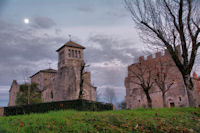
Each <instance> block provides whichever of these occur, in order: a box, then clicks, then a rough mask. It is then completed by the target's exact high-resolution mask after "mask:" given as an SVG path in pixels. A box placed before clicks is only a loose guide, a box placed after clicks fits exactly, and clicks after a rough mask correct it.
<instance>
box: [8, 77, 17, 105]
mask: <svg viewBox="0 0 200 133" xmlns="http://www.w3.org/2000/svg"><path fill="white" fill-rule="evenodd" d="M18 92H19V85H18V83H17V81H16V80H13V83H12V85H11V88H10V91H9V103H8V106H15V105H16V104H15V101H16V97H17V93H18Z"/></svg>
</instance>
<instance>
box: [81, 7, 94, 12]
mask: <svg viewBox="0 0 200 133" xmlns="http://www.w3.org/2000/svg"><path fill="white" fill-rule="evenodd" d="M77 9H78V11H80V12H83V13H93V12H94V11H95V10H94V8H92V7H90V6H80V7H78V8H77Z"/></svg>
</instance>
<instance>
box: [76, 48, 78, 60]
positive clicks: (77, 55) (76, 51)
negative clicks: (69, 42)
mask: <svg viewBox="0 0 200 133" xmlns="http://www.w3.org/2000/svg"><path fill="white" fill-rule="evenodd" d="M75 57H76V58H77V57H78V55H77V50H75Z"/></svg>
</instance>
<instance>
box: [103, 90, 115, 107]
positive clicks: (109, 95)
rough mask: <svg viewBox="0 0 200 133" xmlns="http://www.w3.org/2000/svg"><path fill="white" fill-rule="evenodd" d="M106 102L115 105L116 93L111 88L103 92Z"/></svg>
mask: <svg viewBox="0 0 200 133" xmlns="http://www.w3.org/2000/svg"><path fill="white" fill-rule="evenodd" d="M103 97H104V100H105V101H106V102H108V103H112V104H113V103H114V102H115V100H116V95H115V91H114V90H113V89H111V88H106V89H105V90H104V92H103Z"/></svg>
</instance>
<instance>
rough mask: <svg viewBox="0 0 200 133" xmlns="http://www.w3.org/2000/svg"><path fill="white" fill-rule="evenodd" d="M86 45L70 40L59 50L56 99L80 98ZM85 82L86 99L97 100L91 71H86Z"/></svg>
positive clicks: (84, 92)
mask: <svg viewBox="0 0 200 133" xmlns="http://www.w3.org/2000/svg"><path fill="white" fill-rule="evenodd" d="M84 49H85V47H83V46H81V45H79V44H77V43H75V42H73V41H71V40H70V41H68V42H67V43H65V44H64V45H63V46H62V47H60V48H59V49H58V50H57V53H58V73H57V77H56V81H55V84H56V89H54V94H55V98H54V101H60V100H74V99H78V98H79V92H80V76H81V75H80V70H81V66H82V65H83V64H84ZM83 78H84V83H83V90H84V91H83V95H84V97H83V98H84V99H87V100H92V101H96V88H95V87H93V86H92V85H91V80H90V72H85V74H84V76H83Z"/></svg>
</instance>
